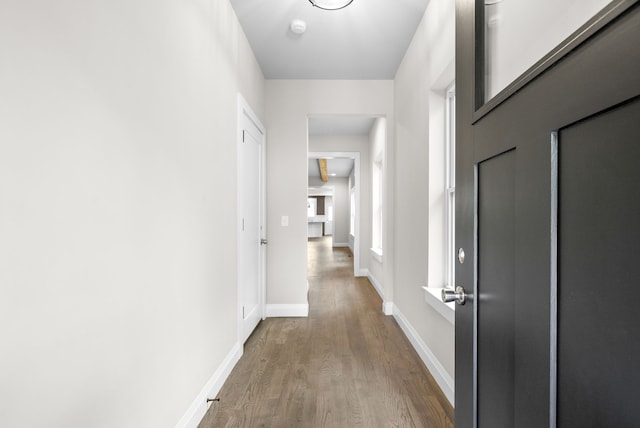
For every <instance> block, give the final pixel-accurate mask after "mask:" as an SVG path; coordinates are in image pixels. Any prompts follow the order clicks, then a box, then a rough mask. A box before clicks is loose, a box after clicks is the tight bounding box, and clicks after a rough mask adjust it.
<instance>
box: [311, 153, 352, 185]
mask: <svg viewBox="0 0 640 428" xmlns="http://www.w3.org/2000/svg"><path fill="white" fill-rule="evenodd" d="M325 159H327V174H328V175H329V183H331V179H332V178H347V177H349V174H351V170H352V169H353V163H354V160H353V159H351V158H325ZM333 174H335V175H333ZM309 177H314V178H318V179H320V167H319V166H318V159H317V158H309Z"/></svg>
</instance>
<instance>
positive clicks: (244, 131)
mask: <svg viewBox="0 0 640 428" xmlns="http://www.w3.org/2000/svg"><path fill="white" fill-rule="evenodd" d="M244 132H245V131H244V129H243V130H242V142H243V143H244Z"/></svg>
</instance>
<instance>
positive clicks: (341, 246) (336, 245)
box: [333, 242, 349, 248]
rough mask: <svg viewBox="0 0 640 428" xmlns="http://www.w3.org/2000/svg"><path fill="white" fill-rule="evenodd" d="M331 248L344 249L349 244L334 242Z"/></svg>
mask: <svg viewBox="0 0 640 428" xmlns="http://www.w3.org/2000/svg"><path fill="white" fill-rule="evenodd" d="M333 246H334V247H340V248H345V247H349V244H348V243H347V242H334V243H333Z"/></svg>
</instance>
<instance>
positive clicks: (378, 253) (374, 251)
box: [369, 248, 382, 263]
mask: <svg viewBox="0 0 640 428" xmlns="http://www.w3.org/2000/svg"><path fill="white" fill-rule="evenodd" d="M369 251H371V255H372V256H373V258H374V259H376V261H377V262H378V263H382V248H369Z"/></svg>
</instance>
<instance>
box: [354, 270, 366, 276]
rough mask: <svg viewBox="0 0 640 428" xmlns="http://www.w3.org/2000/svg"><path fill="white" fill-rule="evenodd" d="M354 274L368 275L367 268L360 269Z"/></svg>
mask: <svg viewBox="0 0 640 428" xmlns="http://www.w3.org/2000/svg"><path fill="white" fill-rule="evenodd" d="M356 276H369V269H360V270H359V271H358V274H357V275H356Z"/></svg>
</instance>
